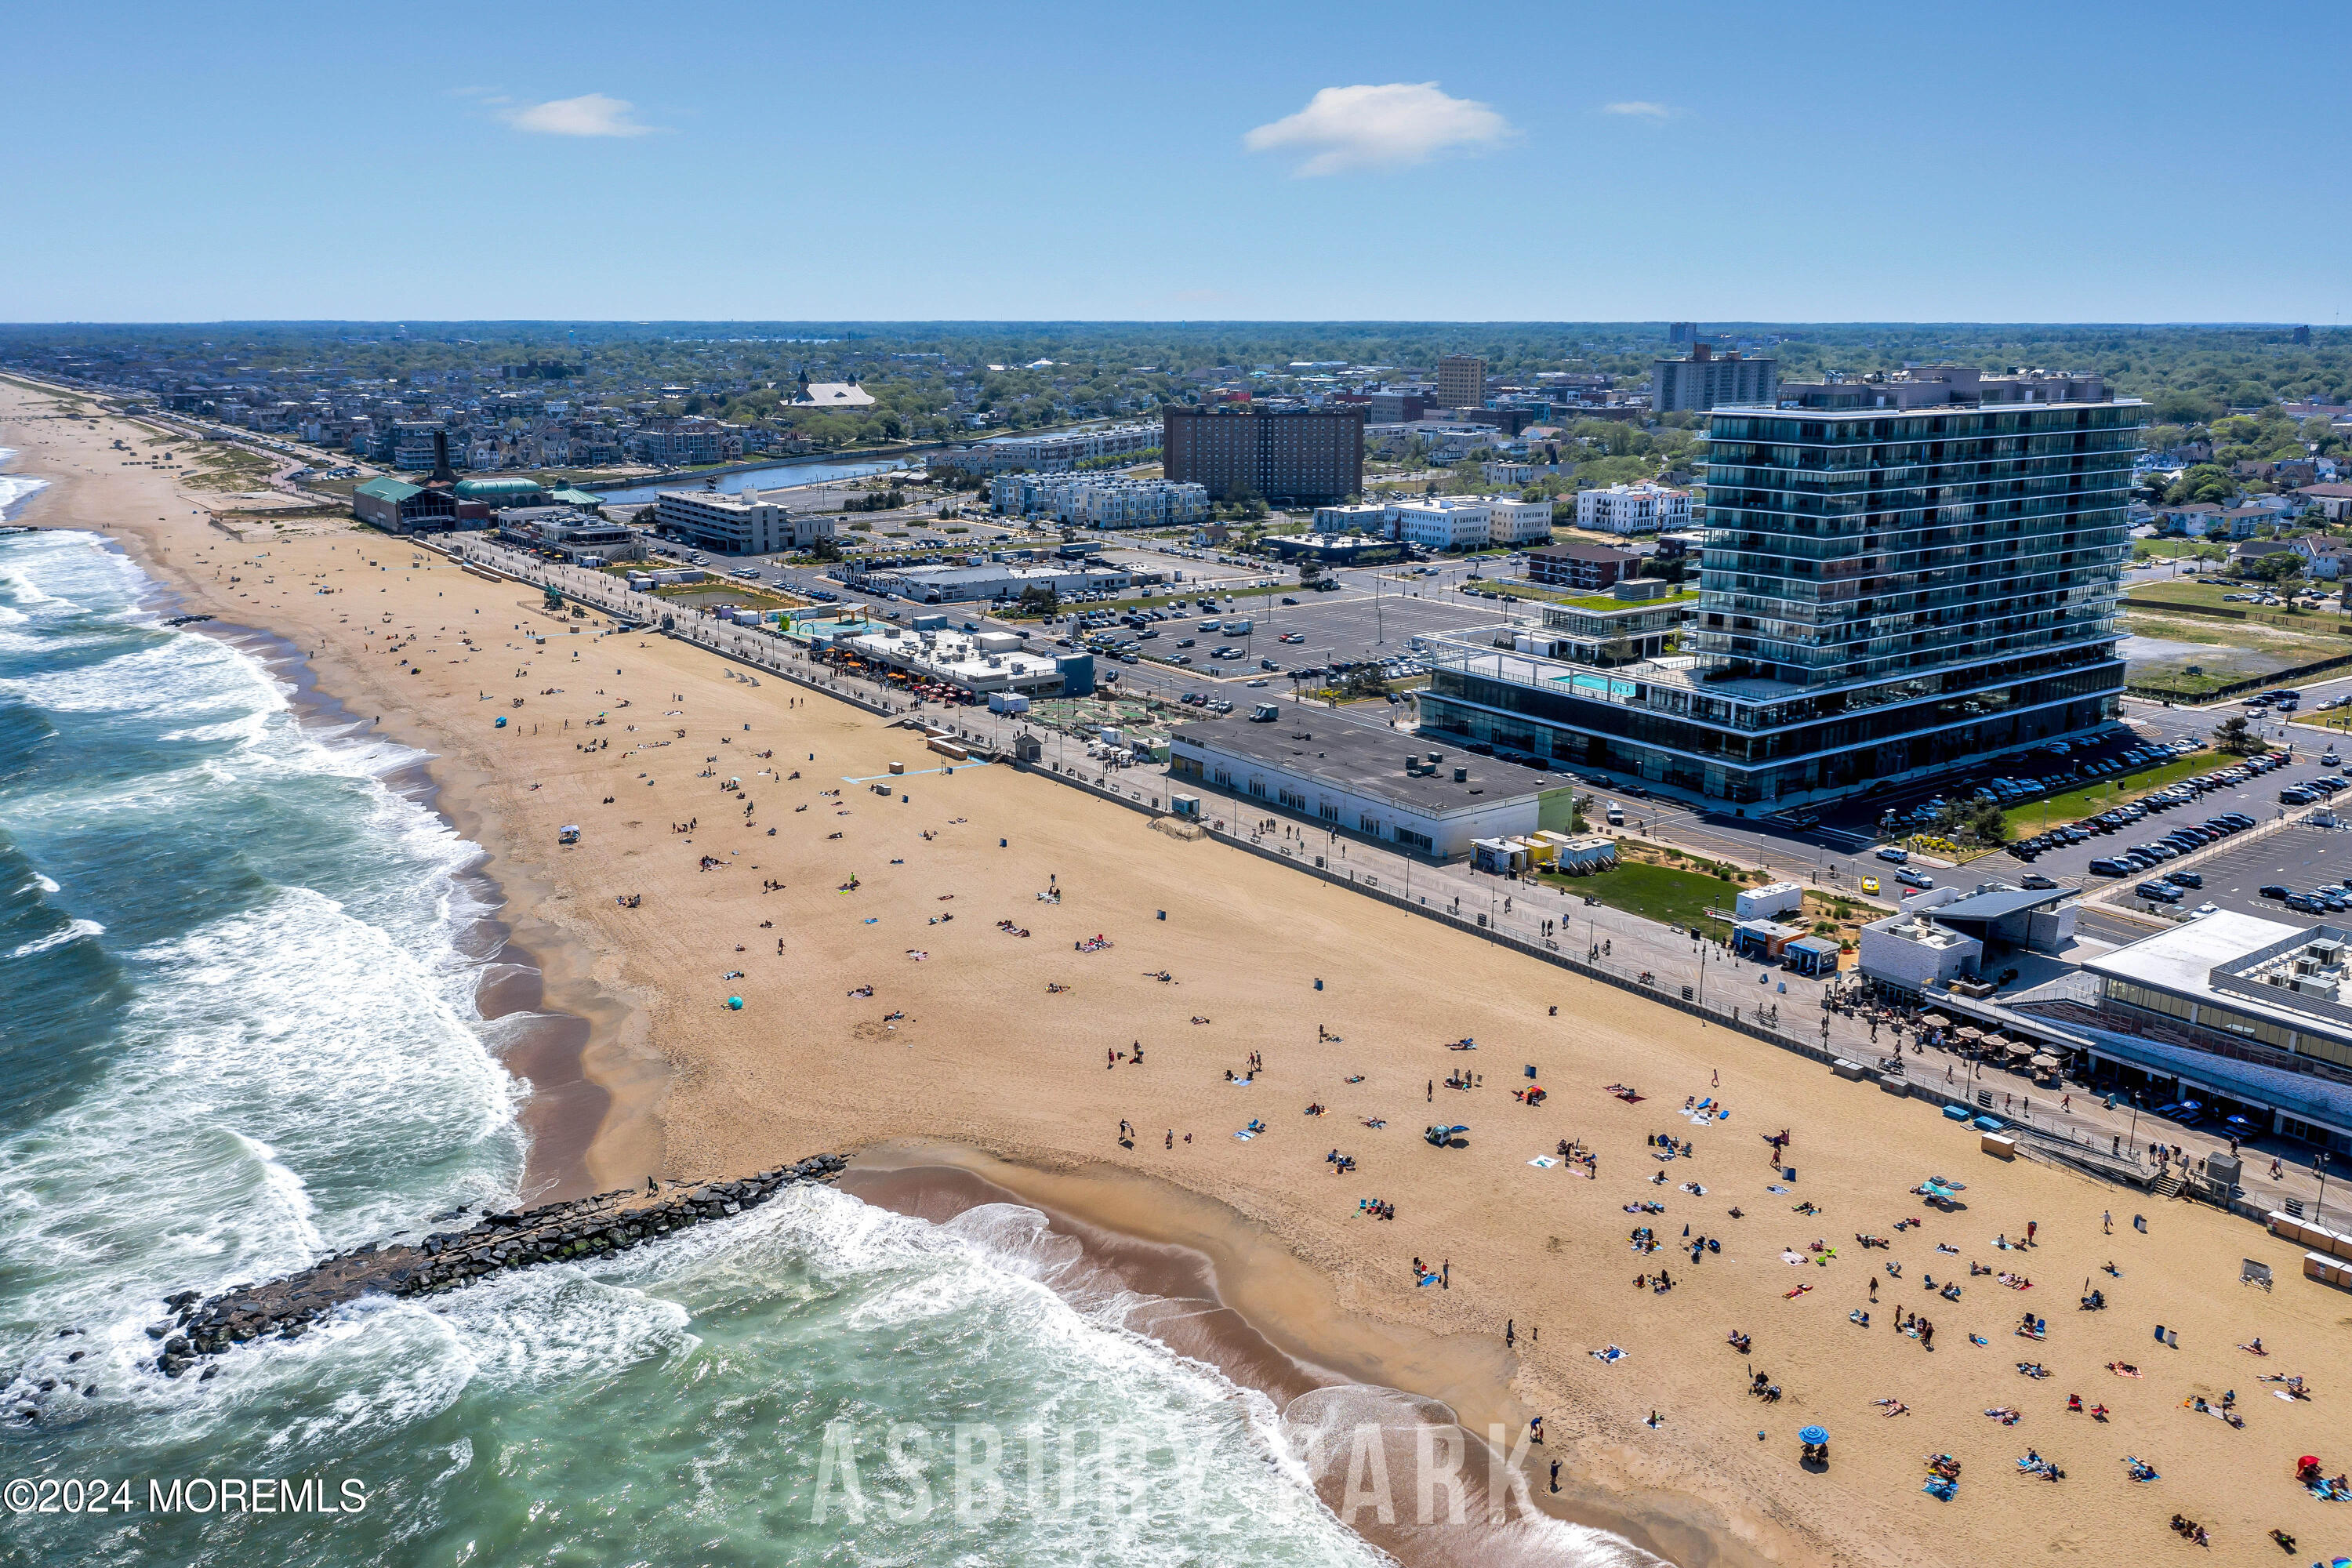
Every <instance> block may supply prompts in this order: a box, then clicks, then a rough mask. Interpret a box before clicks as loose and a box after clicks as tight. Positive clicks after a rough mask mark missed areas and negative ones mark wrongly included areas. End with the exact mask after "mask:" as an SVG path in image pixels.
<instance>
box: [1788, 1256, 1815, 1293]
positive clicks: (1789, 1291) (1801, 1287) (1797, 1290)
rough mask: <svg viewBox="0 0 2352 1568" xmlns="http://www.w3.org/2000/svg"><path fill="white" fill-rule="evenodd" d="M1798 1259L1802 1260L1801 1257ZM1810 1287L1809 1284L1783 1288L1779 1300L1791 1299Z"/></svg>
mask: <svg viewBox="0 0 2352 1568" xmlns="http://www.w3.org/2000/svg"><path fill="white" fill-rule="evenodd" d="M1799 1261H1800V1262H1802V1261H1803V1259H1799ZM1810 1289H1812V1287H1811V1285H1800V1286H1798V1287H1797V1288H1796V1289H1793V1290H1783V1291H1781V1292H1780V1300H1783V1301H1793V1300H1796V1299H1797V1298H1798V1297H1800V1296H1801V1295H1803V1294H1804V1293H1805V1292H1806V1291H1808V1290H1810Z"/></svg>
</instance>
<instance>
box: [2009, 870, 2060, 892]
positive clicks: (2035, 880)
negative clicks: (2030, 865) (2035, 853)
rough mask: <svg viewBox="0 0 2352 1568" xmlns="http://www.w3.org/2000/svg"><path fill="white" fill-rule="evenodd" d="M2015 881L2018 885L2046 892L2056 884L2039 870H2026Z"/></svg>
mask: <svg viewBox="0 0 2352 1568" xmlns="http://www.w3.org/2000/svg"><path fill="white" fill-rule="evenodd" d="M2017 881H2018V885H2019V886H2020V887H2023V888H2031V889H2035V890H2036V891H2042V892H2046V891H2048V890H2049V889H2053V888H2055V887H2056V886H2057V885H2058V884H2057V883H2055V882H2053V881H2052V880H2051V879H2049V878H2047V877H2045V876H2043V875H2042V873H2041V872H2039V871H2028V872H2027V873H2026V874H2025V875H2024V876H2022V877H2020V878H2019V879H2017Z"/></svg>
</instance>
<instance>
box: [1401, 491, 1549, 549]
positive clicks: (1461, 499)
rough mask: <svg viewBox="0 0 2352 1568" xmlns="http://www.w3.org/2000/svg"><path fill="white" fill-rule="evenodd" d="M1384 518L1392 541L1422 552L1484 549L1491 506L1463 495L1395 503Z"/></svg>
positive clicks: (1483, 501)
mask: <svg viewBox="0 0 2352 1568" xmlns="http://www.w3.org/2000/svg"><path fill="white" fill-rule="evenodd" d="M1547 510H1548V509H1547ZM1387 518H1388V536H1389V537H1390V538H1391V539H1398V540H1402V541H1403V542H1405V543H1407V544H1414V545H1419V546H1420V547H1421V548H1422V549H1423V550H1479V549H1483V548H1485V547H1486V542H1487V541H1488V539H1489V538H1490V537H1491V533H1490V530H1491V528H1492V526H1493V521H1492V519H1493V513H1492V511H1491V510H1490V503H1488V502H1486V501H1485V500H1473V499H1471V498H1469V497H1466V496H1432V497H1430V498H1429V499H1428V500H1411V501H1397V502H1394V503H1393V504H1391V506H1390V507H1389V508H1388V512H1387Z"/></svg>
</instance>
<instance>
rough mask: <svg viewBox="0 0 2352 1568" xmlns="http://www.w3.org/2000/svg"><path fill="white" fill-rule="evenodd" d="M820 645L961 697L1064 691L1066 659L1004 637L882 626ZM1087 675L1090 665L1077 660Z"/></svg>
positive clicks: (1011, 636) (1009, 634)
mask: <svg viewBox="0 0 2352 1568" xmlns="http://www.w3.org/2000/svg"><path fill="white" fill-rule="evenodd" d="M825 646H826V647H828V648H830V649H831V650H832V651H833V652H834V653H835V654H838V655H856V657H858V658H864V659H867V660H870V661H871V662H873V663H876V664H881V665H885V666H887V667H888V668H892V669H898V670H902V671H904V672H905V673H906V674H908V676H911V677H913V678H914V679H918V680H927V681H933V682H936V683H938V684H939V685H941V686H947V687H950V688H952V689H955V690H957V691H959V692H962V693H964V694H966V695H972V696H978V695H985V694H986V693H988V692H991V691H1018V692H1022V693H1024V694H1026V695H1029V696H1033V697H1036V696H1052V695H1054V694H1055V693H1056V692H1059V691H1061V690H1062V689H1064V686H1065V683H1066V677H1067V676H1068V674H1069V673H1070V670H1069V668H1068V666H1069V665H1070V664H1071V661H1070V660H1067V659H1065V658H1061V657H1059V656H1058V655H1055V654H1054V653H1052V652H1050V651H1046V652H1039V653H1030V652H1028V651H1026V650H1025V649H1024V648H1023V647H1021V642H1020V639H1019V638H1018V637H1014V636H1013V634H1011V633H1007V632H989V633H982V634H980V635H978V636H966V635H964V634H963V633H961V632H950V631H922V632H918V631H911V630H903V631H902V630H900V629H899V628H898V627H896V626H887V627H884V628H882V629H880V630H877V631H872V632H864V633H853V634H849V635H845V636H836V637H832V638H830V639H828V640H827V642H826V644H825ZM1080 662H1082V663H1084V664H1085V665H1086V667H1087V669H1088V670H1091V669H1092V668H1093V664H1092V661H1091V660H1082V661H1080Z"/></svg>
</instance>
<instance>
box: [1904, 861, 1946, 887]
mask: <svg viewBox="0 0 2352 1568" xmlns="http://www.w3.org/2000/svg"><path fill="white" fill-rule="evenodd" d="M1895 880H1896V881H1898V882H1900V883H1902V884H1903V885H1904V886H1905V887H1906V888H1932V887H1934V886H1935V885H1936V879H1935V878H1933V877H1930V876H1929V875H1927V872H1925V871H1915V870H1913V869H1912V868H1910V867H1908V866H1906V867H1904V868H1903V869H1901V870H1900V871H1897V872H1895Z"/></svg>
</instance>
